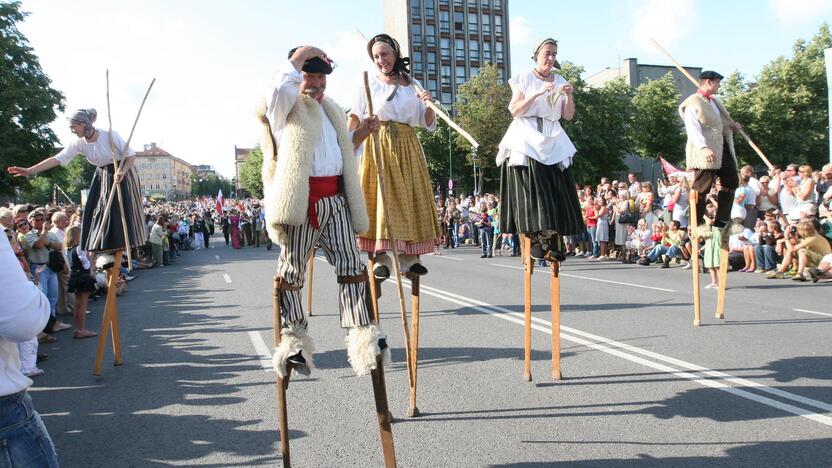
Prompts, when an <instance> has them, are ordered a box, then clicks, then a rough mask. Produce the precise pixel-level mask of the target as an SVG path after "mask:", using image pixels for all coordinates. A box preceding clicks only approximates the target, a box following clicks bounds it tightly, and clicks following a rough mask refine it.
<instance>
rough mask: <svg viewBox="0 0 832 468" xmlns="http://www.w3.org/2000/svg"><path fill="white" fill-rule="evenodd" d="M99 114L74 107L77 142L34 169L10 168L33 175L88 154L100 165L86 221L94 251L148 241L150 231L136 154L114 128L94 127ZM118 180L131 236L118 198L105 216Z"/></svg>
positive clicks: (86, 245) (84, 239)
mask: <svg viewBox="0 0 832 468" xmlns="http://www.w3.org/2000/svg"><path fill="white" fill-rule="evenodd" d="M97 115H98V114H97V112H96V111H95V109H80V110H77V111H75V113H74V114H73V115H72V117H70V119H69V128H70V129H71V130H72V133H74V134H75V135H77V136H78V139H77V140H75V141H73V142H71V143H69V144H68V145H66V147H65V148H64V149H62V150H61V152H60V153H58V154H56V155H55V156H53V157H51V158H47V159H44V160H43V161H41V162H39V163H37V164H35V165H34V166H32V167H28V168H24V167H10V168H9V169H8V171H9V173H10V174H13V175H16V176H24V177H31V176H34V175H36V174H38V173H40V172H43V171H46V170H49V169H52V168H53V167H57V166H59V165H61V166H63V165H66V164H69V162H70V161H72V160H73V159H75V156H77V155H79V154H83V155H84V157H86V158H87V161H89V162H90V163H92V164H93V165H95V166H96V167H97V168H98V169H96V171H95V175H93V178H92V183H91V184H90V190H89V193H88V195H87V204H86V205H85V206H84V215H83V217H82V221H81V246H82V247H83V249H84V250H87V251H92V252H114V251H116V250H123V249H129V248H131V247H138V246H141V245H144V242H145V239H146V233H145V232H144V207H143V206H142V193H141V183H140V182H139V174H138V172H137V171H136V169H135V168H134V167H133V162H134V161H135V155H136V153H135V152H133V150H131V149H130V148H128V147H127V145H126V144H125V143H124V140H123V139H122V138H121V136H120V135H119V134H118V133H116V132H115V131H113V132H108V131H107V130H102V129H99V128H96V127H93V123H94V122H95V118H96V116H97ZM114 149H115V159H116V160H117V161H120V163H119V170H118V173H116V172H115V167H114V166H113V153H114V151H113V150H114ZM114 182H117V183H119V184H120V187H121V196H122V200H123V203H124V219H125V220H126V224H127V235H128V239H126V240H125V239H124V228H123V226H122V222H121V220H122V215H121V209H120V206H119V203H118V198H114V199H113V203H112V205H111V206H110V212H109V214H108V215H107V219H106V220H104V210H105V208H106V206H107V199H108V198H109V196H110V190H112V189H113V188H114V185H113V183H114ZM99 231H103V232H102V233H101V236H99V235H98V233H99ZM96 241H97V242H96Z"/></svg>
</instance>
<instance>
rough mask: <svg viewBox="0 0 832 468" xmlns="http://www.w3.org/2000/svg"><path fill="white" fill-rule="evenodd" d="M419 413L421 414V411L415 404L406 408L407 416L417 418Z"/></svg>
mask: <svg viewBox="0 0 832 468" xmlns="http://www.w3.org/2000/svg"><path fill="white" fill-rule="evenodd" d="M421 415H422V413H420V412H419V408H417V407H415V406H413V407H411V408H408V409H407V417H408V418H418V417H419V416H421Z"/></svg>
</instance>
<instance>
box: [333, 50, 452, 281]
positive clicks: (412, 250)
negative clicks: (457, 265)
mask: <svg viewBox="0 0 832 468" xmlns="http://www.w3.org/2000/svg"><path fill="white" fill-rule="evenodd" d="M367 53H368V54H369V55H370V58H371V59H372V60H373V63H374V64H375V66H376V69H377V70H378V73H377V74H373V75H372V78H370V80H369V85H370V94H371V99H372V101H373V102H372V104H373V106H372V107H373V110H374V111H375V114H376V117H377V118H378V120H379V121H381V129H380V131H379V137H378V138H379V143H380V146H381V154H380V155H378V157H381V158H384V162H383V168H384V178H385V180H386V181H387V182H386V185H387V187H388V191H389V192H390V193H389V194H388V196H389V197H390V201H389V202H388V203H389V204H390V206H389V207H388V208H389V210H388V213H389V215H390V217H391V220H390V223H389V225H392V226H394V228H393V229H394V232H393V233H392V234H393V235H392V236H391V235H390V234H391V233H389V232H388V228H389V225H388V221H387V219H386V218H385V210H384V206H383V205H382V202H381V188H380V187H379V184H378V177H379V176H378V169H377V168H376V161H375V158H374V157H373V154H372V151H373V149H372V145H369V144H367V145H364V151H363V155H362V158H361V164H360V169H359V174H360V177H361V186H362V189H363V191H364V197H365V200H366V202H367V211H368V215H369V220H370V229H369V230H368V231H366V232H363V233H361V234H360V235H359V237H358V246H359V248H360V249H361V250H362V251H364V252H367V253H368V254H370V255H371V256H374V257H375V267H374V268H375V271H374V272H373V274H374V275H375V276H376V277H377V278H387V277H388V276H389V275H390V272H391V271H392V270H393V266H392V259H391V257H390V256H389V255H388V254H387V252H390V251H391V249H393V248H395V249H396V250H397V251H398V252H399V262H400V263H401V265H400V271H401V272H402V273H407V272H410V273H414V274H417V275H424V274H427V272H428V270H427V268H425V267H424V265H422V264H421V263H420V260H419V255H422V254H429V253H431V252H433V248H434V246H435V245H438V244H439V242H440V238H441V237H442V232H441V230H440V228H439V223H438V222H437V219H436V212H435V208H434V199H433V189H432V187H431V183H430V176H429V174H428V167H427V162H426V160H425V155H424V152H423V151H422V146H421V144H420V143H419V139H418V138H417V137H416V132H415V131H414V128H415V127H422V128H425V129H427V130H428V131H433V130H435V129H436V115H435V114H434V112H433V110H432V109H430V108H428V107H427V106H426V103H427V102H430V101H432V100H433V98H432V97H431V95H430V93H429V92H427V91H422V92H421V93H417V92H416V91H415V90H414V88H413V86H411V85H413V84H414V83H416V82H415V80H413V78H411V77H409V76H408V75H407V74H408V73H409V71H408V69H407V65H408V64H409V63H410V59H409V58H408V57H402V54H401V49H400V48H399V43H398V42H397V41H396V40H395V39H393V38H392V37H390V36H388V35H387V34H379V35H377V36H375V37H373V38H372V39H371V40H370V41H369V42H368V43H367ZM416 84H418V83H416ZM366 99H367V98H366V96H365V91H364V86H363V84H362V86H361V87H360V89H359V90H358V92H357V96H356V99H355V101H354V102H353V105H352V108H351V110H350V115H349V128H350V130H351V131H353V130H356V129H358V128H359V127H360V126H361V125H362V124H364V123H366V118H367V115H368V113H369V112H368V109H369V106H368V105H367V104H368V103H367V102H366ZM373 122H375V119H373ZM365 138H366V136H365ZM356 141H357V142H363V139H356ZM391 237H392V238H395V239H396V241H397V245H395V246H393V245H391V241H390V238H391Z"/></svg>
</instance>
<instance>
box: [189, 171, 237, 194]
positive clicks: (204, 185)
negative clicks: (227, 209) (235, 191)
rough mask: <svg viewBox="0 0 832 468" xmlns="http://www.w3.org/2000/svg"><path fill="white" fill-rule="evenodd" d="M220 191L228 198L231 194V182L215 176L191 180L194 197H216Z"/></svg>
mask: <svg viewBox="0 0 832 468" xmlns="http://www.w3.org/2000/svg"><path fill="white" fill-rule="evenodd" d="M220 190H222V193H223V194H226V196H227V194H229V193H231V181H229V180H228V179H226V178H224V177H221V176H215V175H209V176H202V177H196V176H195V177H192V178H191V196H192V197H203V196H204V197H216V196H217V193H219V191H220Z"/></svg>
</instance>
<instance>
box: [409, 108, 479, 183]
mask: <svg viewBox="0 0 832 468" xmlns="http://www.w3.org/2000/svg"><path fill="white" fill-rule="evenodd" d="M453 133H454V130H453V129H451V128H450V126H449V125H448V124H446V123H445V121H444V120H442V119H438V121H437V123H436V130H435V131H433V132H429V131H427V130H425V129H423V128H417V129H416V136H417V137H419V141H420V142H421V143H422V150H424V152H425V159H426V160H427V165H428V171H429V172H430V180H431V185H432V186H433V187H434V189H436V188H438V189H439V190H438V191H439V192H442V193H445V192H444V191H445V190H447V188H448V178H449V177H453V179H454V193H460V190H462V191H465V192H470V189H471V182H470V178H469V177H468V175H469V174H471V164H470V162H469V161H468V159H467V158H466V153H465V151H463V150H461V149H459V147H458V146H457V145H456V140H455V138H454V136H453ZM466 146H467V145H466ZM449 162H450V167H449ZM460 182H462V183H460ZM466 183H467V184H466Z"/></svg>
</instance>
